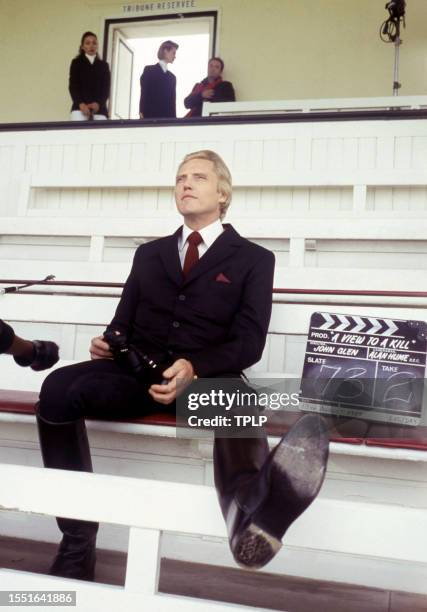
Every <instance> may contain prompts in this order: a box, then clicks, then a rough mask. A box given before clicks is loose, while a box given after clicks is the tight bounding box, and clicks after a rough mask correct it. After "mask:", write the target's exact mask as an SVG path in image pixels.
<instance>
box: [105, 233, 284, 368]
mask: <svg viewBox="0 0 427 612" xmlns="http://www.w3.org/2000/svg"><path fill="white" fill-rule="evenodd" d="M224 227H225V231H224V232H223V233H222V234H221V235H220V236H219V237H218V238H217V239H216V240H215V242H214V243H213V245H212V246H211V247H210V248H209V249H208V251H207V252H206V253H205V254H204V255H203V256H202V257H201V258H200V260H199V261H198V262H197V263H196V264H195V265H194V267H193V268H192V269H191V271H190V273H189V275H188V276H187V278H186V279H185V280H184V278H183V274H182V269H181V263H180V260H179V254H178V237H179V235H180V232H181V228H179V229H178V230H177V231H176V232H175V233H174V234H172V235H171V236H167V237H165V238H160V239H159V240H154V241H153V242H149V243H147V244H144V245H142V246H140V247H139V248H138V249H137V251H136V253H135V257H134V261H133V266H132V270H131V272H130V275H129V278H128V279H127V281H126V284H125V287H124V289H123V294H122V297H121V300H120V302H119V305H118V307H117V310H116V314H115V316H114V318H113V320H112V321H111V323H110V325H109V326H108V329H111V330H118V331H120V332H121V333H125V334H127V335H128V338H129V340H130V342H131V343H133V344H135V345H136V346H139V347H140V348H143V349H144V351H145V352H147V353H148V354H149V355H150V356H151V357H152V358H154V359H158V360H162V359H163V358H164V357H165V355H167V356H169V359H170V361H175V360H176V359H178V358H180V357H184V358H186V359H189V360H190V361H191V362H192V364H193V367H194V370H195V373H196V374H197V375H198V376H199V377H209V376H218V375H221V374H223V373H224V374H225V373H232V374H236V375H238V374H239V373H240V372H241V371H242V370H244V369H245V368H247V367H249V366H251V365H252V364H254V363H255V362H257V361H258V360H259V359H260V358H261V355H262V352H263V349H264V345H265V340H266V335H267V330H268V325H269V321H270V315H271V306H272V288H273V272H274V255H273V253H271V251H268V250H267V249H264V248H263V247H260V246H258V245H256V244H254V243H253V242H250V241H249V240H246V239H245V238H242V237H241V236H240V235H239V234H238V233H237V232H236V231H235V230H234V228H233V227H232V226H231V225H225V226H224Z"/></svg>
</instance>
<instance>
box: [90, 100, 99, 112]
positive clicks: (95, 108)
mask: <svg viewBox="0 0 427 612" xmlns="http://www.w3.org/2000/svg"><path fill="white" fill-rule="evenodd" d="M88 108H91V109H92V110H93V112H94V113H97V112H98V111H99V104H98V102H91V103H90V104H88Z"/></svg>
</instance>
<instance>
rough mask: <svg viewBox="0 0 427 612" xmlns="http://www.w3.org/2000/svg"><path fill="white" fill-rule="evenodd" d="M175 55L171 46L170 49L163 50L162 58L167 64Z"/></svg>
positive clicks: (174, 50)
mask: <svg viewBox="0 0 427 612" xmlns="http://www.w3.org/2000/svg"><path fill="white" fill-rule="evenodd" d="M175 56H176V49H175V47H172V49H169V50H168V49H165V50H164V51H163V60H164V61H165V62H167V63H168V64H172V63H173V61H174V59H175Z"/></svg>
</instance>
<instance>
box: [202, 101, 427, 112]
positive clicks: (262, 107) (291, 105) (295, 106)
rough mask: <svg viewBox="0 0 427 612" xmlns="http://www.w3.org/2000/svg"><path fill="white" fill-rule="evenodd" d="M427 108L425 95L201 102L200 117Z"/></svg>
mask: <svg viewBox="0 0 427 612" xmlns="http://www.w3.org/2000/svg"><path fill="white" fill-rule="evenodd" d="M390 108H400V109H419V108H427V96H398V97H397V96H383V97H378V98H319V99H317V100H316V99H314V100H313V99H309V98H307V99H302V100H251V101H239V102H204V104H203V113H202V114H203V116H204V117H212V116H213V115H220V116H227V115H236V116H238V115H275V114H286V113H318V112H332V111H333V112H339V111H349V110H357V111H366V110H387V109H390Z"/></svg>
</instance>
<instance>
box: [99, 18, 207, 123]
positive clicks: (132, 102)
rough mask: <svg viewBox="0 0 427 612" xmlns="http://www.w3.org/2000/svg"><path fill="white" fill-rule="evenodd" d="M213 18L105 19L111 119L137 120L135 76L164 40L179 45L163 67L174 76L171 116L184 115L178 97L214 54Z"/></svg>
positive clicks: (198, 77)
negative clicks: (173, 99)
mask: <svg viewBox="0 0 427 612" xmlns="http://www.w3.org/2000/svg"><path fill="white" fill-rule="evenodd" d="M216 22H217V13H216V12H213V11H212V12H205V13H183V14H181V15H168V16H166V15H165V16H156V17H141V18H137V17H136V18H128V19H118V20H114V21H113V20H109V21H107V22H106V24H105V36H104V58H105V59H107V61H108V62H109V64H110V68H111V92H110V117H111V119H138V118H139V98H140V82H139V79H140V76H141V74H142V71H143V69H144V66H146V65H147V64H155V63H156V62H157V61H158V60H157V50H158V48H159V46H160V44H161V43H162V42H163V41H164V40H173V41H174V42H176V43H177V44H178V45H179V49H178V51H177V54H176V59H175V61H174V63H173V64H172V65H170V66H169V68H170V70H171V72H173V73H174V74H175V76H176V80H177V86H176V111H177V117H184V116H185V115H186V114H187V112H188V110H187V109H186V108H185V107H184V98H185V97H186V96H187V95H188V94H189V93H190V92H191V90H192V88H193V86H194V84H195V83H197V82H199V81H201V80H202V79H203V78H204V77H205V76H206V72H207V63H208V60H209V58H210V57H212V55H214V54H215V35H216Z"/></svg>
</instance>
